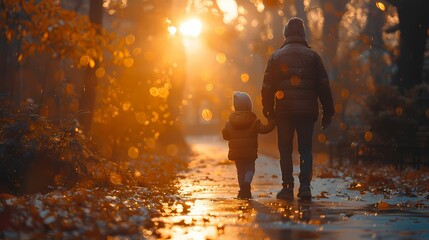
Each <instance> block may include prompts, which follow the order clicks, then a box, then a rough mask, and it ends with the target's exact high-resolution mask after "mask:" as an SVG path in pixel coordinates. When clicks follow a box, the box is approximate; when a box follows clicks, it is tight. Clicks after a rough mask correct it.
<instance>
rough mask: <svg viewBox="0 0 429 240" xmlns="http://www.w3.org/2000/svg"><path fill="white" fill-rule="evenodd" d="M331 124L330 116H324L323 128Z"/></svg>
mask: <svg viewBox="0 0 429 240" xmlns="http://www.w3.org/2000/svg"><path fill="white" fill-rule="evenodd" d="M330 124H331V118H330V117H322V130H324V129H327V128H328V127H329V125H330Z"/></svg>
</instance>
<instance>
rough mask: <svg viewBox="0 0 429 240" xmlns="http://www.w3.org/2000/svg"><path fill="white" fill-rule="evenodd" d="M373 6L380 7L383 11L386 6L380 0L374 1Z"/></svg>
mask: <svg viewBox="0 0 429 240" xmlns="http://www.w3.org/2000/svg"><path fill="white" fill-rule="evenodd" d="M375 6H377V8H378V9H380V10H381V11H385V10H386V6H385V5H384V3H382V2H376V3H375Z"/></svg>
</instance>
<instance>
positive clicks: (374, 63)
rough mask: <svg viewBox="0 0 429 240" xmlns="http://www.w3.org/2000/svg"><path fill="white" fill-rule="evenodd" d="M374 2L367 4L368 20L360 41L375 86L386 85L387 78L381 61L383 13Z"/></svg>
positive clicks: (382, 50)
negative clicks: (367, 58) (367, 57)
mask: <svg viewBox="0 0 429 240" xmlns="http://www.w3.org/2000/svg"><path fill="white" fill-rule="evenodd" d="M375 3H376V1H375V0H374V1H370V2H369V3H368V19H367V24H366V26H365V29H364V30H363V32H362V35H361V39H362V42H363V44H364V45H365V46H366V48H367V49H368V51H369V71H370V73H371V75H372V76H373V77H374V81H375V82H376V83H377V84H386V83H387V82H388V80H389V77H388V76H387V75H386V74H385V70H386V64H384V61H383V54H384V49H385V47H384V43H383V36H382V32H383V31H382V28H383V24H384V18H385V16H384V12H383V11H382V10H380V9H378V8H377V7H376V5H375Z"/></svg>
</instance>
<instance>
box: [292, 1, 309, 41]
mask: <svg viewBox="0 0 429 240" xmlns="http://www.w3.org/2000/svg"><path fill="white" fill-rule="evenodd" d="M295 7H296V16H297V17H299V18H301V19H302V21H303V22H304V25H305V27H306V31H305V34H306V35H307V36H306V37H307V41H309V40H310V39H311V36H310V34H311V33H310V31H309V29H308V27H307V26H308V19H307V12H305V6H304V0H295ZM310 45H311V44H310Z"/></svg>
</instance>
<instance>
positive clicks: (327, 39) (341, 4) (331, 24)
mask: <svg viewBox="0 0 429 240" xmlns="http://www.w3.org/2000/svg"><path fill="white" fill-rule="evenodd" d="M348 2H349V1H344V0H320V4H321V7H322V9H323V12H324V17H325V22H324V25H323V44H324V47H323V48H322V49H321V51H322V57H324V63H325V64H326V68H327V70H328V73H329V74H330V77H331V78H335V75H336V74H335V71H334V70H335V65H336V63H335V56H336V53H337V48H338V41H339V35H338V30H339V27H340V22H341V19H342V18H343V15H344V13H345V12H346V5H347V3H348Z"/></svg>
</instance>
